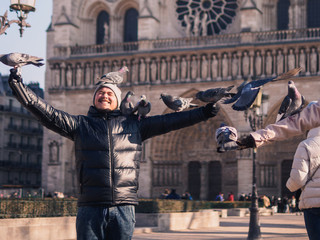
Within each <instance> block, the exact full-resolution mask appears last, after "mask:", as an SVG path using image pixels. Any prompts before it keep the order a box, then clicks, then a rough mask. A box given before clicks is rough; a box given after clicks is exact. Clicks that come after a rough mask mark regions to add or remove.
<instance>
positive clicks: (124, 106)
mask: <svg viewBox="0 0 320 240" xmlns="http://www.w3.org/2000/svg"><path fill="white" fill-rule="evenodd" d="M133 95H134V92H132V91H128V92H127V94H126V96H125V97H124V99H122V101H121V103H120V111H121V112H122V114H123V115H130V114H132V113H133V109H134V104H133V102H132V101H131V100H132V99H131V97H132V96H133Z"/></svg>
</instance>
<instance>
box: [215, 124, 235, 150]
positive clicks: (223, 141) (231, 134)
mask: <svg viewBox="0 0 320 240" xmlns="http://www.w3.org/2000/svg"><path fill="white" fill-rule="evenodd" d="M237 139H238V132H237V129H235V128H234V127H230V126H227V125H226V124H225V123H221V124H220V127H219V128H218V129H217V130H216V141H217V144H218V147H217V152H219V153H222V152H225V151H228V150H235V149H237V148H238V145H237V143H236V141H237Z"/></svg>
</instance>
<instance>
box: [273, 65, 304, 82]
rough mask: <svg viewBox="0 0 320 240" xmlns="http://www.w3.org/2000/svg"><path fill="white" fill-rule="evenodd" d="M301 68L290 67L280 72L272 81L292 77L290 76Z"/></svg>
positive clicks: (296, 73) (294, 74)
mask: <svg viewBox="0 0 320 240" xmlns="http://www.w3.org/2000/svg"><path fill="white" fill-rule="evenodd" d="M301 70H302V68H301V67H298V68H294V69H291V70H289V71H288V72H285V73H282V74H280V75H279V76H278V77H276V78H275V79H273V80H272V81H273V82H275V81H279V80H286V79H289V78H292V77H294V76H296V75H298V74H299V72H300V71H301Z"/></svg>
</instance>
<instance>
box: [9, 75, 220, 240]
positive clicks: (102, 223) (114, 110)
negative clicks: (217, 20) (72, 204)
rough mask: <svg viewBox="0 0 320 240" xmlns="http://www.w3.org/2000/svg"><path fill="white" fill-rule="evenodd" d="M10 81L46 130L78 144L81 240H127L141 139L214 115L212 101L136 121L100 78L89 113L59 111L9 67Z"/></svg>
mask: <svg viewBox="0 0 320 240" xmlns="http://www.w3.org/2000/svg"><path fill="white" fill-rule="evenodd" d="M9 85H10V87H11V88H12V91H13V93H14V95H15V96H16V98H17V99H18V100H19V101H20V103H21V104H22V105H23V106H24V107H25V108H26V109H28V110H29V111H30V112H31V113H32V114H33V115H34V116H35V117H36V118H37V119H38V120H39V121H40V123H41V124H42V125H43V126H45V127H47V128H48V129H50V130H52V131H54V132H56V133H58V134H60V135H62V136H64V137H67V138H69V139H70V140H72V141H74V144H75V159H76V172H77V178H78V181H79V186H80V189H79V196H78V213H77V220H76V229H77V239H78V240H91V239H99V240H104V239H108V240H129V239H131V237H132V234H133V230H134V225H135V210H134V205H137V204H138V196H137V191H138V177H139V166H140V157H141V150H142V142H143V141H144V140H146V139H148V138H151V137H153V136H157V135H160V134H164V133H168V132H170V131H173V130H177V129H181V128H184V127H188V126H191V125H194V124H196V123H199V122H202V121H205V120H207V119H209V118H211V117H214V116H216V114H217V113H218V111H219V107H218V106H216V105H215V104H212V103H209V104H207V105H206V106H204V107H199V108H196V109H193V110H190V111H184V112H176V113H170V114H165V115H158V116H151V117H146V118H141V119H140V120H139V119H138V116H136V115H123V114H122V113H121V111H120V110H119V106H120V102H121V90H120V89H119V88H118V87H117V85H115V84H112V83H108V82H103V81H100V82H99V85H98V86H97V88H96V90H95V92H94V95H93V105H92V106H91V107H90V109H89V111H88V114H87V115H86V116H85V115H71V114H68V113H66V112H64V111H61V110H58V109H55V108H54V107H53V106H51V105H49V104H48V103H46V102H45V101H44V100H43V99H41V98H40V97H38V96H37V95H36V94H34V93H33V92H32V91H31V90H30V89H29V88H28V87H26V86H25V85H24V84H23V83H22V79H21V78H20V77H19V76H17V74H16V70H14V69H11V74H10V77H9Z"/></svg>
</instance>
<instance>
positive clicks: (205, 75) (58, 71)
mask: <svg viewBox="0 0 320 240" xmlns="http://www.w3.org/2000/svg"><path fill="white" fill-rule="evenodd" d="M319 39H320V29H318V28H317V29H301V30H287V31H270V32H257V33H252V32H248V33H239V34H225V35H216V36H206V37H191V38H180V39H163V40H151V41H139V42H134V43H112V44H107V45H90V46H75V47H57V48H55V51H54V52H55V54H56V55H55V57H54V58H50V59H48V61H49V64H50V81H49V82H50V83H49V84H48V85H49V90H54V89H66V88H67V89H78V88H94V84H95V82H96V79H98V78H99V77H100V76H101V75H103V74H105V73H106V72H110V71H116V70H118V69H119V68H120V67H121V66H123V65H127V66H128V68H129V69H130V72H129V73H127V76H126V77H125V79H124V82H123V86H133V85H145V84H151V85H161V84H175V83H188V82H205V81H228V80H237V79H248V78H249V79H250V78H264V77H270V76H276V75H278V74H280V73H283V72H285V71H287V70H289V69H292V68H295V67H298V66H300V67H302V71H301V73H300V74H301V75H302V76H309V75H320V66H319V65H320V61H319V57H320V56H319V51H320V44H319ZM260 43H263V45H262V44H261V45H260ZM116 53H119V54H116ZM120 53H121V54H120ZM84 56H86V58H84Z"/></svg>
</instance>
